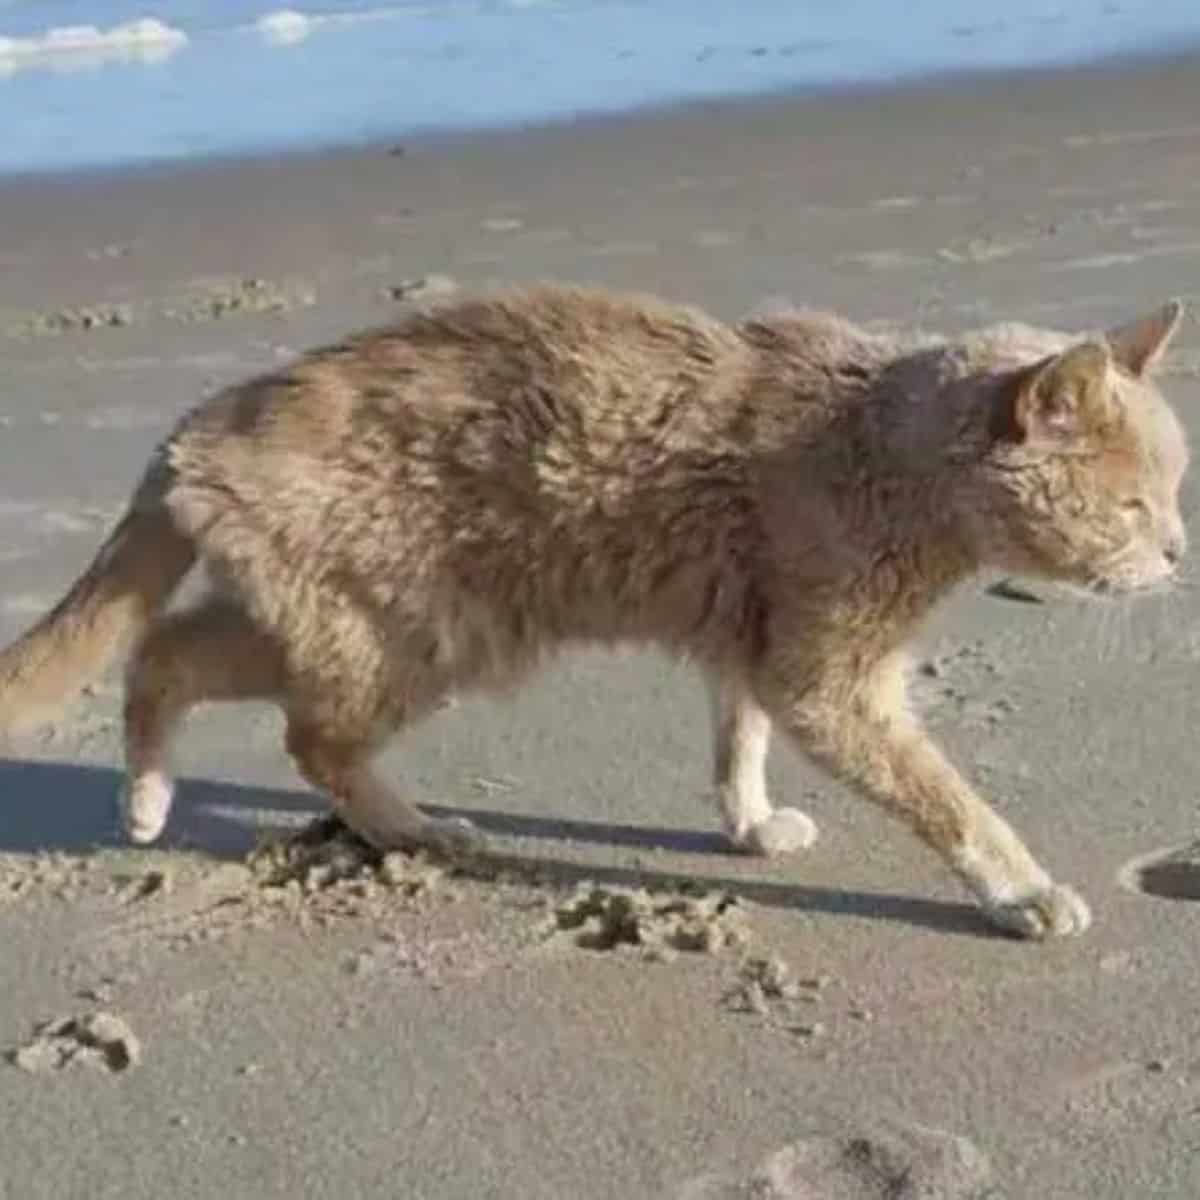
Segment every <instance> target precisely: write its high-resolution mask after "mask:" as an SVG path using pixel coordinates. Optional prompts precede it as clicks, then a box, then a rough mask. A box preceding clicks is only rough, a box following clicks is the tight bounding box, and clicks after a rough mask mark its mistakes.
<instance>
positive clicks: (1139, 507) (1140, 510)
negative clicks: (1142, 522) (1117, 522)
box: [1121, 496, 1150, 516]
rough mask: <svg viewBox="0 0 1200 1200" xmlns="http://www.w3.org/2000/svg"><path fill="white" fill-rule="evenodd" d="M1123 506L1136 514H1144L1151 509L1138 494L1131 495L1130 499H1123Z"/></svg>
mask: <svg viewBox="0 0 1200 1200" xmlns="http://www.w3.org/2000/svg"><path fill="white" fill-rule="evenodd" d="M1121 507H1122V508H1123V509H1124V510H1125V511H1126V512H1127V513H1133V514H1134V515H1135V516H1144V515H1145V514H1146V513H1148V512H1149V511H1150V509H1149V507H1148V506H1147V505H1146V502H1145V501H1144V500H1139V499H1138V498H1137V497H1136V496H1130V497H1129V499H1128V500H1123V501H1121Z"/></svg>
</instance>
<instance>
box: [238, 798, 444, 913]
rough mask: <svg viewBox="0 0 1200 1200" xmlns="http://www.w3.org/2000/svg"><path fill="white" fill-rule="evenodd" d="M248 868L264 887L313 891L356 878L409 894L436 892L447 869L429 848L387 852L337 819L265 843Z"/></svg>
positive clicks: (418, 894)
mask: <svg viewBox="0 0 1200 1200" xmlns="http://www.w3.org/2000/svg"><path fill="white" fill-rule="evenodd" d="M247 866H248V867H249V868H250V873H251V875H252V876H253V877H254V878H255V879H256V880H257V881H258V883H259V884H260V885H261V886H263V887H269V888H289V887H290V888H293V890H295V889H297V888H298V889H299V891H300V892H302V893H304V894H306V895H312V894H313V893H316V892H321V891H325V890H327V889H330V888H333V887H335V886H336V885H338V884H340V883H344V882H347V881H353V882H358V883H359V884H368V883H378V884H382V885H383V886H384V887H386V888H388V889H389V890H390V891H391V892H393V893H400V894H402V895H404V896H408V897H417V896H421V895H423V894H426V893H428V892H431V891H432V890H433V889H434V888H435V887H437V886H438V884H439V883H441V881H442V879H443V877H444V876H445V874H446V869H447V868H446V867H445V866H444V865H443V864H442V863H440V862H437V861H435V860H433V859H432V858H430V857H429V855H427V854H426V853H424V852H423V851H414V852H411V853H409V852H405V851H400V850H392V851H388V852H387V853H381V852H380V851H378V850H376V849H374V847H372V846H370V845H368V844H367V843H366V842H365V841H363V839H362V838H360V837H358V836H357V834H355V833H353V832H352V831H351V830H349V829H348V828H347V827H346V826H345V825H344V824H343V823H342V822H341V821H340V820H338V819H337V818H336V817H321V818H318V819H317V820H316V821H314V822H312V824H310V825H308V826H306V827H305V828H304V829H302V830H301V831H300V832H299V833H298V834H296V835H295V836H294V837H291V838H287V839H285V840H282V841H274V842H270V843H268V844H266V845H264V846H260V847H259V848H258V849H256V850H255V851H253V852H252V853H251V854H250V856H249V858H248V859H247Z"/></svg>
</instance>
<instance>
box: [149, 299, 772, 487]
mask: <svg viewBox="0 0 1200 1200" xmlns="http://www.w3.org/2000/svg"><path fill="white" fill-rule="evenodd" d="M749 361H750V350H749V348H748V347H747V345H746V343H745V342H744V341H743V340H742V339H741V338H739V337H738V335H737V334H736V332H735V331H734V330H733V329H731V328H730V327H729V326H727V325H725V324H723V323H722V322H720V321H718V320H716V319H715V318H713V317H710V316H708V315H707V314H705V313H703V312H701V311H700V310H697V309H694V308H690V307H687V306H684V305H677V304H671V303H668V302H665V301H662V300H659V299H656V298H654V297H650V296H645V295H639V294H622V293H613V292H608V291H604V290H600V289H588V288H580V287H557V286H549V285H543V286H537V287H527V288H521V289H510V290H506V291H503V292H498V293H495V294H492V295H486V294H485V295H480V296H474V297H468V298H466V299H463V300H459V301H456V302H452V303H443V304H440V305H437V306H435V307H432V308H430V309H428V310H425V311H421V312H417V313H414V314H411V315H410V316H408V317H407V318H405V319H403V320H401V321H399V322H397V323H395V324H393V325H390V326H387V327H383V328H379V329H374V330H369V331H367V332H364V333H361V334H358V335H355V336H353V337H350V338H348V339H346V340H345V341H343V342H340V343H338V344H336V345H333V346H329V347H325V348H322V349H319V350H316V351H313V352H311V353H309V354H307V355H305V356H303V357H302V358H300V359H298V360H297V361H296V362H295V363H294V364H292V365H291V366H289V367H287V368H285V369H284V370H281V371H278V372H275V373H272V374H270V375H267V376H263V377H260V378H258V379H255V380H251V381H250V382H248V383H246V384H243V385H240V386H238V387H235V388H232V389H229V390H228V391H227V392H225V393H224V394H222V395H221V396H218V397H215V398H214V399H213V400H211V401H209V402H208V403H207V404H206V405H204V406H203V407H201V408H200V409H198V410H197V411H196V412H195V413H193V414H192V415H191V416H189V417H188V418H187V419H185V421H184V422H183V424H182V425H181V427H180V429H179V430H178V431H177V432H176V435H175V436H174V438H173V439H172V444H171V447H170V454H171V456H172V458H173V460H174V463H175V466H176V469H177V471H178V472H179V473H180V474H181V476H188V477H190V478H192V479H196V480H198V479H199V478H200V477H201V476H204V477H211V476H212V475H213V474H214V473H215V474H218V475H221V476H223V477H225V478H226V479H229V480H231V481H232V480H234V479H235V478H236V480H237V490H239V491H240V492H241V493H242V494H248V493H249V492H262V493H264V494H266V495H269V496H273V497H274V498H275V499H276V500H278V499H279V498H280V497H281V496H282V495H283V494H285V493H286V492H287V490H288V489H289V488H291V487H293V486H294V485H295V483H296V481H297V479H298V478H299V477H307V479H308V485H309V491H310V492H311V491H312V489H314V488H321V489H329V488H333V487H335V486H337V484H338V481H339V480H342V481H344V480H345V479H346V478H347V477H353V479H354V480H355V481H356V485H361V484H362V483H363V482H364V481H365V480H367V479H369V478H375V479H378V480H380V481H391V482H393V483H396V482H399V480H400V479H401V478H404V479H411V477H412V476H413V475H414V474H416V475H425V476H429V477H432V476H437V477H438V478H439V479H440V480H442V481H443V482H445V481H446V480H448V479H450V478H452V477H458V478H463V477H466V476H473V477H475V478H476V480H477V482H478V481H482V480H484V479H486V478H492V479H493V480H494V481H496V482H497V483H499V482H500V481H502V480H503V481H506V482H507V484H508V485H510V486H514V487H521V486H522V481H524V483H525V484H527V485H528V484H531V483H533V482H534V481H535V477H536V481H537V482H538V483H539V486H548V487H551V488H553V486H554V482H555V479H556V478H558V477H559V476H563V475H564V474H565V475H568V476H569V475H571V474H572V473H573V472H576V471H578V470H580V469H583V468H584V467H585V466H586V469H587V470H589V471H592V472H597V471H599V472H609V473H618V472H619V473H620V474H621V475H622V476H625V477H630V478H632V477H635V476H638V475H639V474H640V475H643V476H644V475H645V474H647V473H653V472H655V471H658V470H661V469H662V468H663V467H664V466H665V464H666V463H667V461H668V460H669V459H670V458H672V457H673V456H680V455H683V456H686V455H687V454H688V453H689V451H691V450H700V449H702V448H705V447H711V446H712V442H713V438H714V437H717V436H719V435H720V433H721V431H722V429H723V427H724V426H725V425H727V424H728V420H729V406H730V398H731V397H732V396H734V395H735V394H736V393H737V392H738V390H739V389H740V388H741V387H742V386H743V384H744V381H745V377H746V375H747V372H748V364H749Z"/></svg>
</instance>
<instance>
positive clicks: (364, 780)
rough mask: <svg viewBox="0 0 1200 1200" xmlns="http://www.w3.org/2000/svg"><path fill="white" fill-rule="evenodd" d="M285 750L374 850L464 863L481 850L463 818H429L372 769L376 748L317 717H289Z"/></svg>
mask: <svg viewBox="0 0 1200 1200" xmlns="http://www.w3.org/2000/svg"><path fill="white" fill-rule="evenodd" d="M287 749H288V753H289V754H290V755H291V756H292V758H293V760H294V761H295V763H296V766H297V768H298V769H299V771H300V773H301V774H302V775H303V776H304V778H305V779H306V780H308V782H309V783H310V784H312V785H313V786H314V787H315V788H318V789H319V790H321V791H322V792H324V793H325V794H326V795H327V796H329V798H330V799H331V800H332V801H333V806H334V809H335V811H336V812H337V814H338V816H339V817H341V818H342V820H343V821H345V823H346V824H347V825H348V826H349V827H350V828H351V829H352V830H353V831H354V832H355V833H357V834H358V835H359V836H360V837H362V838H364V839H365V840H366V841H368V842H369V843H370V844H371V845H372V846H374V847H375V848H376V849H378V850H412V849H416V848H425V849H429V850H432V851H434V852H435V853H436V854H439V855H441V856H442V857H446V858H463V857H468V856H471V855H474V854H478V853H480V852H481V851H482V850H483V849H484V848H485V845H486V843H485V839H484V837H483V835H482V834H481V833H480V832H479V830H478V829H476V828H475V826H474V825H472V824H471V822H470V821H466V820H463V819H461V818H435V817H430V816H427V815H426V814H425V813H423V812H422V811H421V810H420V809H419V808H417V806H416V805H414V804H413V803H412V802H411V801H409V800H408V799H406V798H405V797H404V796H403V795H401V794H400V793H399V792H397V791H396V790H395V789H394V788H392V787H391V786H389V785H388V784H387V783H386V782H385V781H384V780H383V779H381V778H380V777H379V775H378V774H377V773H376V772H375V770H374V769H373V767H372V765H371V759H372V757H373V756H374V753H375V750H376V749H377V744H376V742H375V740H374V739H373V738H371V737H369V736H366V735H365V732H364V734H363V735H360V734H359V733H358V732H357V731H353V730H350V729H348V728H347V727H346V726H345V725H343V726H341V727H340V729H339V728H334V727H332V726H331V725H330V723H329V722H328V721H325V720H322V719H321V718H320V716H319V715H318V714H316V713H310V714H305V713H303V711H302V710H300V711H293V712H292V713H291V714H289V718H288V728H287Z"/></svg>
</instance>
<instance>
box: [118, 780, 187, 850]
mask: <svg viewBox="0 0 1200 1200" xmlns="http://www.w3.org/2000/svg"><path fill="white" fill-rule="evenodd" d="M174 794H175V788H174V785H173V784H172V783H171V781H170V780H169V779H168V778H167V777H166V776H165V775H160V774H159V773H158V772H157V771H148V772H147V773H146V774H145V775H139V776H138V777H137V778H136V779H132V780H126V782H125V784H124V786H123V787H122V788H121V796H120V805H121V817H122V819H123V821H124V823H125V832H126V833H128V834H129V838H130V841H133V842H137V843H138V845H145V844H146V843H147V842H153V841H154V840H155V839H156V838H157V837H158V836H159V834H161V833H162V831H163V829H164V828H165V826H166V824H167V818H168V817H169V816H170V815H171V800H172V798H173V797H174Z"/></svg>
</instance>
